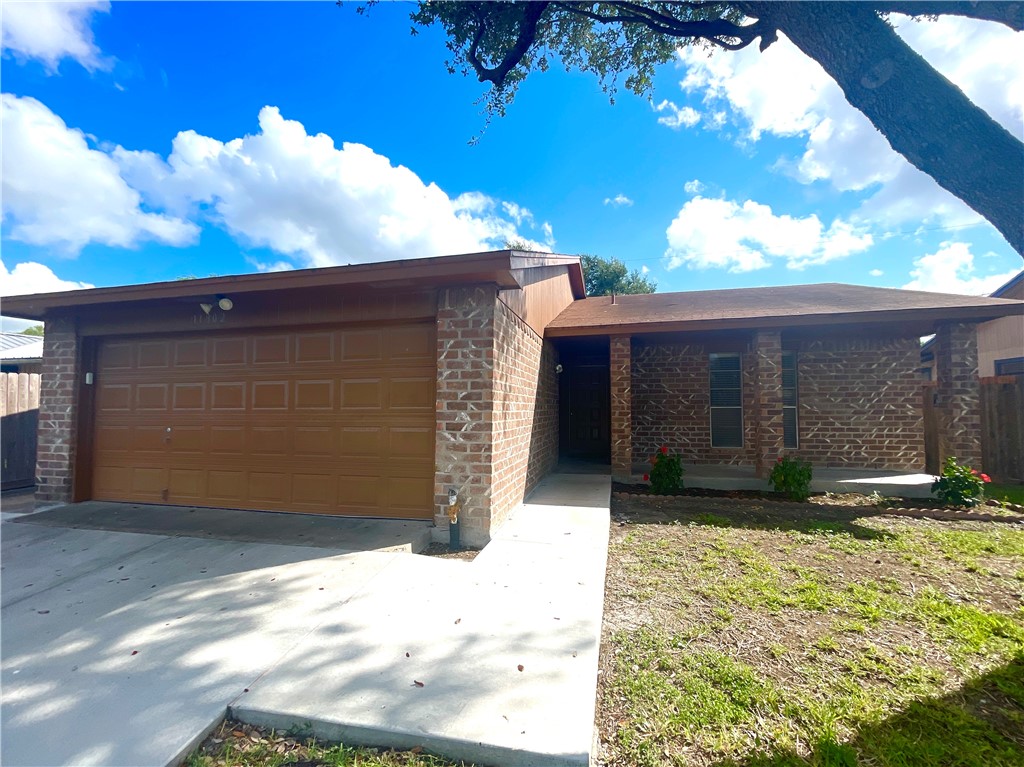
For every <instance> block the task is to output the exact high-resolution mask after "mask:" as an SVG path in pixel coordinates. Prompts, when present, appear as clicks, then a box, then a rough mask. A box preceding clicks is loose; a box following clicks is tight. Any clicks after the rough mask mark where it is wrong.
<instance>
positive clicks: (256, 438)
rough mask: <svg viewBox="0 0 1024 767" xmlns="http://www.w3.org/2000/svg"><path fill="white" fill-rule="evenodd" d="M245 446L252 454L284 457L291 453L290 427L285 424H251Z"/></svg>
mask: <svg viewBox="0 0 1024 767" xmlns="http://www.w3.org/2000/svg"><path fill="white" fill-rule="evenodd" d="M246 436H247V439H246V447H247V448H248V450H249V453H250V454H251V455H253V456H261V455H262V456H276V457H279V458H284V457H286V456H288V455H290V454H291V452H292V450H291V429H290V428H289V427H287V426H252V427H250V428H249V433H248V434H247V435H246Z"/></svg>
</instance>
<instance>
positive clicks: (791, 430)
mask: <svg viewBox="0 0 1024 767" xmlns="http://www.w3.org/2000/svg"><path fill="white" fill-rule="evenodd" d="M796 403H797V385H796V352H783V353H782V444H783V445H784V446H785V447H788V448H792V449H796V448H797V447H799V445H798V441H799V439H798V437H797V417H796Z"/></svg>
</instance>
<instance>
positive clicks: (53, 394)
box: [36, 319, 80, 504]
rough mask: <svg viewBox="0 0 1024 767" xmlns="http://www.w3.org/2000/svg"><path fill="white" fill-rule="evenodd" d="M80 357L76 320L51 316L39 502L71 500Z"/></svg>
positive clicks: (45, 355) (41, 418)
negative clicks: (52, 317)
mask: <svg viewBox="0 0 1024 767" xmlns="http://www.w3.org/2000/svg"><path fill="white" fill-rule="evenodd" d="M79 358H80V348H79V339H78V336H77V333H76V330H75V324H74V322H73V321H71V320H63V319H48V320H47V321H46V335H45V336H44V337H43V366H42V374H41V382H40V390H39V443H38V449H37V451H36V503H37V504H53V503H68V502H69V501H71V500H72V490H73V474H74V472H73V468H74V463H75V436H76V419H77V407H78V372H79V370H78V369H79Z"/></svg>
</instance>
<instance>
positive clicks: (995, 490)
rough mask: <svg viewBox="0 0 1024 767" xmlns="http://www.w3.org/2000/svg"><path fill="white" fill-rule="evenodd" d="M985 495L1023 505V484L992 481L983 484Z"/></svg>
mask: <svg viewBox="0 0 1024 767" xmlns="http://www.w3.org/2000/svg"><path fill="white" fill-rule="evenodd" d="M985 497H986V498H994V499H995V500H997V501H1004V502H1006V503H1019V504H1021V505H1024V485H1004V484H997V483H995V482H993V483H992V484H990V485H985Z"/></svg>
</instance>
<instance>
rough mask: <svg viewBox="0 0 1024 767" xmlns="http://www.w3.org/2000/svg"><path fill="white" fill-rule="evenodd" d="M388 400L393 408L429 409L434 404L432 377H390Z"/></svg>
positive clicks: (431, 408)
mask: <svg viewBox="0 0 1024 767" xmlns="http://www.w3.org/2000/svg"><path fill="white" fill-rule="evenodd" d="M388 394H389V397H388V400H389V402H390V404H391V407H393V408H403V409H419V410H424V409H430V410H433V408H434V406H435V397H434V379H433V378H427V377H426V376H424V377H422V378H392V379H391V381H390V383H389V386H388Z"/></svg>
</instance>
